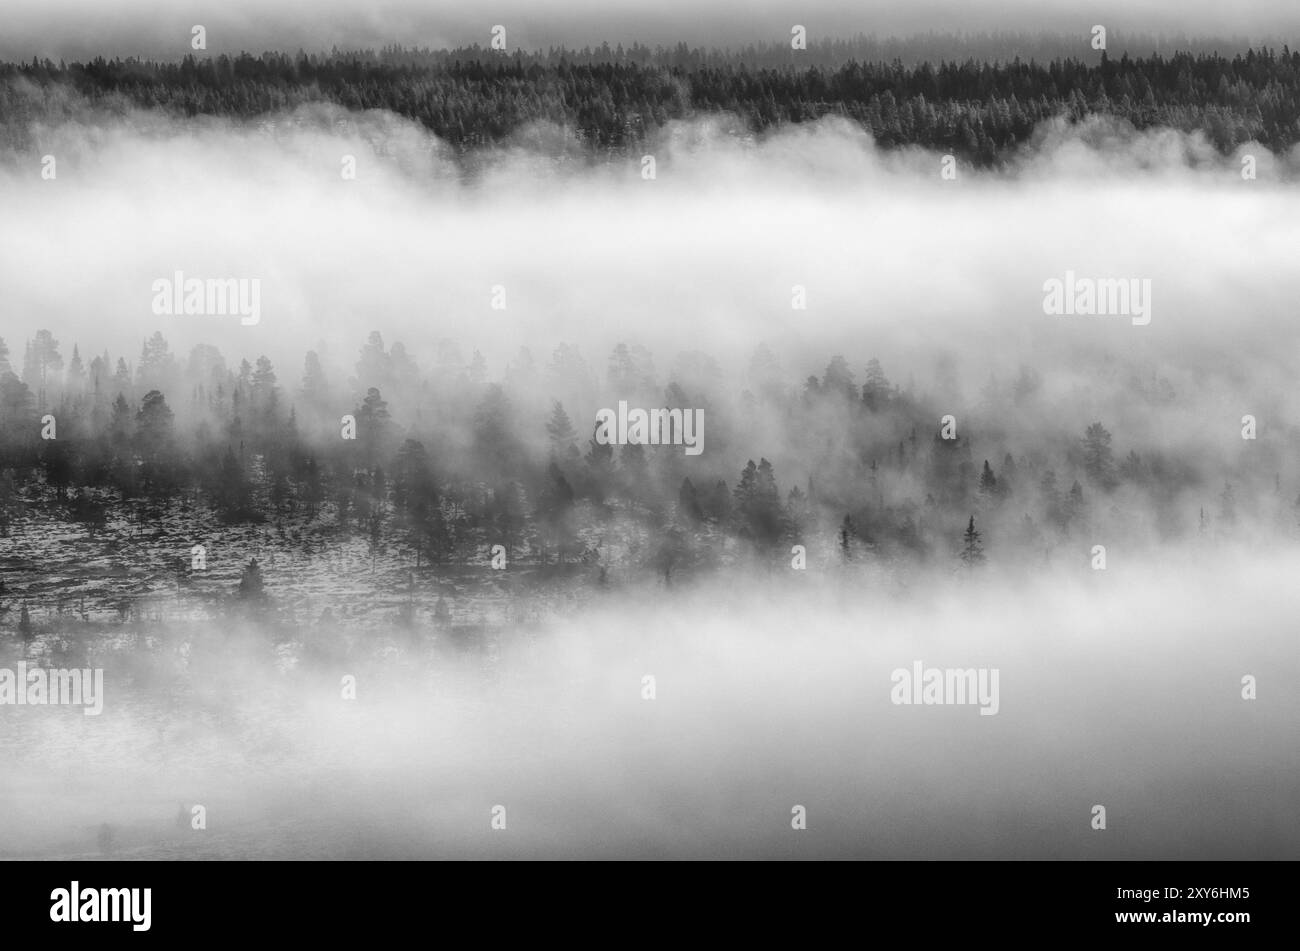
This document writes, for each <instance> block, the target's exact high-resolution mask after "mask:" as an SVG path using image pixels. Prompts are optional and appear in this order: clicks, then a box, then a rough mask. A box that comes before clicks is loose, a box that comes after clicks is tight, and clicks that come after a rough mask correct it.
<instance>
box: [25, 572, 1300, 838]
mask: <svg viewBox="0 0 1300 951" xmlns="http://www.w3.org/2000/svg"><path fill="white" fill-rule="evenodd" d="M1298 568H1300V564H1297V559H1296V557H1295V554H1294V553H1293V552H1292V553H1289V554H1288V555H1286V556H1285V557H1279V558H1271V559H1267V560H1264V559H1260V558H1258V557H1255V556H1252V555H1249V554H1247V553H1242V552H1228V553H1220V554H1216V555H1215V556H1214V557H1213V558H1211V559H1210V560H1197V561H1191V560H1188V559H1181V558H1171V559H1170V560H1168V561H1163V562H1160V563H1155V564H1148V565H1143V566H1139V567H1129V568H1126V569H1124V570H1123V571H1114V572H1111V573H1109V574H1108V575H1107V577H1106V578H1105V579H1104V580H1103V581H1096V582H1092V583H1089V584H1082V583H1080V581H1079V579H1078V578H1077V576H1076V577H1075V578H1074V579H1072V580H1071V579H1068V578H1066V577H1064V576H1057V577H1050V576H1047V577H1045V576H1041V575H1040V576H1038V577H1035V578H1033V579H1028V580H1026V579H1023V578H1022V579H1000V580H999V581H998V582H997V583H996V584H994V585H992V586H989V587H986V588H981V589H977V590H971V589H969V588H968V587H963V586H962V585H960V584H957V583H953V584H949V585H936V586H934V587H931V588H930V589H929V591H928V593H927V596H926V597H925V598H924V599H907V600H899V599H897V598H889V597H883V598H882V597H881V596H879V594H875V595H872V594H869V593H867V592H853V591H846V590H844V589H843V587H842V586H838V585H836V584H834V583H833V579H826V578H823V579H820V580H817V579H813V580H810V581H809V582H808V584H809V585H810V586H811V590H807V589H805V590H802V591H792V590H790V589H789V588H788V587H787V586H786V585H784V584H781V585H778V586H777V587H776V589H775V590H773V589H772V588H771V587H770V586H769V588H768V590H761V589H758V588H755V587H753V586H748V585H742V586H740V587H730V588H728V589H725V590H721V591H719V590H711V591H708V592H696V593H693V594H692V593H686V594H680V593H679V594H677V595H675V596H672V597H667V596H662V595H661V596H659V597H657V598H656V597H647V598H645V599H642V598H628V599H620V600H618V601H616V602H613V603H610V604H608V605H606V606H604V607H600V608H597V609H594V610H592V611H591V612H590V613H588V614H586V615H585V616H583V617H582V618H581V619H577V618H571V619H566V620H564V621H563V622H557V623H554V624H549V625H546V626H544V627H542V628H540V629H537V630H535V631H532V632H528V633H519V634H516V635H515V636H514V639H513V642H512V643H511V644H510V645H509V646H508V647H507V646H503V647H502V649H501V652H500V655H499V657H497V658H495V659H494V660H493V661H492V662H491V663H488V664H486V665H485V664H484V663H483V662H482V658H479V657H477V656H475V657H469V656H465V655H458V654H455V653H454V652H453V653H441V652H438V651H434V652H432V653H429V652H424V653H421V654H420V655H419V656H418V657H416V656H413V655H412V656H407V657H405V658H404V659H403V660H401V661H394V660H392V658H389V659H387V660H386V661H383V662H381V661H380V659H378V658H375V659H372V660H369V661H363V660H359V659H354V661H351V662H346V663H343V664H342V665H340V666H336V667H334V668H333V670H332V671H330V672H328V673H327V672H323V671H319V670H318V671H314V672H308V671H303V670H298V671H292V670H291V671H288V672H284V671H278V670H276V669H275V667H274V666H273V665H270V664H269V663H268V657H267V651H266V649H265V648H264V647H261V648H258V647H254V646H252V643H253V641H252V640H244V639H243V638H242V635H240V634H238V633H237V632H234V631H228V632H227V634H226V636H227V637H228V638H229V640H228V641H226V642H225V643H222V644H220V645H219V646H217V645H211V646H210V647H209V649H208V652H207V653H206V654H202V655H201V654H200V653H199V650H198V648H197V646H196V648H195V650H194V652H193V653H192V654H191V656H190V658H189V660H188V662H187V665H186V666H185V670H184V673H183V675H182V676H181V678H180V680H179V681H177V682H168V683H163V682H155V683H153V684H151V685H149V682H148V680H147V679H145V675H144V673H143V672H142V670H141V669H140V668H139V666H138V665H139V664H141V663H143V662H144V661H143V660H142V659H141V658H142V657H143V655H144V652H143V651H141V652H140V653H139V654H138V655H134V658H135V659H134V661H133V660H132V659H131V656H132V655H130V654H128V655H121V654H119V655H118V656H117V658H116V659H115V660H109V661H108V662H107V666H108V687H107V690H108V699H109V703H108V706H107V708H106V710H105V713H104V714H103V715H102V716H100V717H97V718H87V717H83V716H82V715H81V714H80V712H79V711H75V710H68V709H56V708H45V709H43V710H42V709H37V708H27V709H15V708H10V709H9V710H7V711H6V721H7V728H6V730H5V731H4V733H3V734H2V735H0V751H2V752H3V754H4V757H5V762H6V770H5V772H4V776H3V780H2V781H0V791H2V793H3V801H4V804H5V808H4V810H3V811H2V812H0V843H3V848H2V849H0V854H3V855H5V856H6V857H52V856H59V857H74V856H75V857H97V856H99V855H101V854H104V855H111V856H113V857H119V858H133V857H159V856H161V857H176V858H182V857H184V858H234V857H250V858H253V857H286V856H288V857H304V858H362V857H380V858H443V857H468V856H476V857H522V856H534V857H542V856H552V857H581V856H588V857H590V856H597V855H599V856H606V857H669V856H675V857H727V856H735V857H741V856H746V857H815V856H822V857H825V856H832V857H869V858H938V857H956V858H977V857H985V858H989V857H991V858H997V857H1007V856H1014V857H1040V858H1139V857H1140V858H1162V859H1175V858H1182V859H1187V858H1206V857H1211V856H1214V857H1237V858H1295V857H1296V854H1297V849H1298V846H1300V840H1297V835H1296V829H1295V824H1294V822H1293V817H1292V816H1291V814H1290V811H1289V810H1290V805H1289V804H1290V803H1293V802H1295V798H1296V795H1297V793H1300V773H1298V772H1297V769H1296V765H1297V764H1296V762H1295V757H1296V753H1295V745H1294V742H1292V740H1293V735H1294V725H1295V722H1296V717H1297V715H1300V709H1298V708H1297V704H1296V700H1295V695H1294V691H1293V690H1291V689H1290V686H1289V685H1290V684H1292V683H1294V681H1295V678H1296V677H1297V676H1300V669H1298V668H1300V664H1298V663H1297V658H1296V652H1295V649H1294V644H1293V643H1292V641H1291V637H1290V634H1289V633H1287V629H1288V626H1289V619H1290V618H1292V617H1294V616H1295V611H1296V609H1297V608H1298V607H1300V603H1298V602H1297V594H1296V589H1295V586H1294V585H1291V584H1289V582H1288V579H1289V578H1290V577H1292V576H1293V575H1294V572H1295V571H1296V570H1297V569H1298ZM1090 580H1091V579H1090ZM184 636H185V633H184V632H182V631H178V632H176V633H175V634H174V635H172V636H171V638H172V643H174V642H176V641H179V640H180V639H182V638H183V637H184ZM152 653H153V654H157V653H164V654H165V653H167V652H166V651H165V650H159V649H158V648H156V647H155V650H154V651H153V652H152ZM105 656H107V655H106V654H99V655H98V657H99V659H100V660H102V659H103V658H104V657H105ZM914 659H920V660H923V661H924V662H925V663H927V664H935V665H940V666H944V665H948V666H954V665H955V666H989V667H997V668H999V669H1000V670H1001V709H1000V711H999V713H998V714H997V715H996V716H991V717H981V716H979V715H977V711H976V710H975V709H974V708H972V707H921V708H917V707H909V706H894V705H891V703H890V699H889V696H890V695H889V690H890V681H889V674H890V671H891V670H892V669H894V668H897V667H907V666H910V665H911V663H912V662H913V660H914ZM92 660H94V655H92V656H91V657H90V658H88V660H87V662H91V661H92ZM340 672H347V673H351V674H353V675H355V676H356V677H357V678H358V690H357V699H356V700H355V701H350V702H345V701H340V700H339V686H338V681H337V679H336V677H335V676H334V675H336V674H339V673H340ZM1247 673H1254V674H1256V675H1258V677H1259V684H1260V687H1259V690H1260V692H1259V699H1258V700H1256V701H1254V702H1245V701H1243V700H1242V699H1240V696H1239V690H1240V684H1239V681H1240V677H1241V676H1242V675H1244V674H1247ZM646 674H651V675H653V676H655V677H656V680H657V695H656V697H655V699H654V700H652V701H650V700H643V699H642V696H641V693H642V680H641V678H642V677H643V676H644V675H646ZM15 714H16V716H17V722H16V723H15V722H14V720H13V718H14V717H15ZM195 803H198V804H202V805H203V806H205V808H206V809H207V819H208V828H207V830H205V831H204V832H201V833H200V832H192V831H190V830H188V829H180V830H178V829H176V827H175V823H174V821H173V817H174V815H175V814H176V812H177V811H178V808H179V805H178V804H184V806H185V807H186V808H187V809H188V808H190V806H191V804H195ZM1096 804H1101V805H1105V806H1106V808H1107V810H1108V815H1109V819H1108V827H1107V829H1106V830H1105V831H1103V832H1099V831H1093V830H1092V829H1090V827H1089V824H1088V821H1089V818H1090V810H1091V809H1092V807H1093V806H1094V805H1096ZM496 805H504V806H505V807H506V816H507V825H506V828H505V829H504V830H493V829H491V827H490V824H489V823H490V818H491V809H492V808H493V807H494V806H496ZM794 805H802V806H804V807H805V808H806V809H807V815H808V827H807V830H806V831H803V832H799V833H795V832H794V831H793V830H792V829H791V828H790V819H791V809H792V807H793V806H794ZM101 823H109V824H111V825H112V826H113V828H114V836H113V839H112V844H111V846H110V847H108V848H107V849H103V848H101V847H100V846H98V845H96V830H97V828H98V826H99V825H100V824H101Z"/></svg>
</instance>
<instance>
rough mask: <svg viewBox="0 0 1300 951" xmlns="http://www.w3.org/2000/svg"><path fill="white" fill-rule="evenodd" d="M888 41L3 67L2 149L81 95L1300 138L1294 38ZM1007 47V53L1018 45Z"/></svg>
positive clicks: (984, 140)
mask: <svg viewBox="0 0 1300 951" xmlns="http://www.w3.org/2000/svg"><path fill="white" fill-rule="evenodd" d="M985 39H986V40H988V41H989V42H993V41H992V40H991V39H990V38H988V37H986V38H985ZM897 42H901V41H892V40H877V39H874V38H867V37H860V38H857V39H854V40H833V41H824V42H822V43H816V42H813V43H810V48H809V50H807V51H806V52H795V51H792V50H790V49H788V47H787V48H782V47H780V46H777V45H773V46H771V47H753V48H749V49H747V50H732V51H718V50H713V51H705V50H700V49H690V48H688V47H686V46H685V45H684V44H682V45H679V46H677V47H672V48H664V47H658V48H654V49H651V48H649V47H645V46H637V45H634V46H631V47H615V48H609V47H607V46H602V47H599V48H597V49H595V50H592V49H584V50H580V51H570V50H561V49H552V50H548V51H546V52H531V53H524V52H512V53H502V52H494V51H491V50H488V49H485V48H482V47H470V48H466V49H460V50H446V51H430V50H410V49H403V48H400V47H387V48H384V49H382V50H379V51H378V52H375V51H364V52H343V51H334V52H332V53H329V54H319V55H309V54H306V53H301V52H300V53H298V54H296V55H295V54H288V53H282V52H280V53H263V54H261V55H258V56H253V55H250V54H247V53H244V54H240V55H238V56H234V57H231V56H226V55H208V54H200V55H199V56H197V57H195V56H186V57H185V58H184V59H182V60H180V61H177V62H167V63H164V62H153V61H143V60H137V59H114V60H106V59H103V58H96V59H94V60H92V61H90V62H87V63H71V64H65V63H58V64H55V63H53V62H50V61H48V60H47V61H44V62H38V61H36V60H33V61H31V62H29V63H21V64H19V63H4V64H0V154H2V153H3V152H4V151H12V152H27V151H30V150H31V149H33V148H35V142H34V141H33V139H32V135H33V130H32V127H33V125H34V124H35V125H46V124H50V123H57V122H60V121H68V120H75V119H78V118H82V117H84V113H85V110H86V109H87V107H89V108H92V109H99V110H106V111H108V112H109V113H117V112H120V111H122V110H124V109H127V108H139V109H148V110H159V111H162V112H164V113H167V114H171V115H175V116H179V117H194V116H200V115H203V116H223V117H231V118H236V119H251V118H255V117H259V116H263V115H267V114H271V113H276V112H281V111H285V110H293V109H295V108H297V107H299V106H303V105H306V104H312V103H332V104H335V105H337V106H340V107H342V108H345V109H348V110H371V109H374V110H387V111H390V112H392V113H394V114H397V115H400V116H403V117H406V118H408V119H412V120H416V121H418V122H420V123H421V124H422V125H423V126H424V127H425V128H426V129H428V130H429V131H430V132H432V133H434V134H435V135H437V136H438V137H439V138H441V139H443V140H445V141H447V142H449V143H450V144H451V145H453V146H454V147H455V148H456V149H458V150H459V151H461V152H471V151H473V150H476V149H481V148H490V147H493V146H497V145H502V144H506V143H510V142H512V141H514V140H515V139H516V136H517V135H518V133H519V132H520V131H521V130H523V129H526V128H527V127H529V126H531V125H533V124H536V123H550V124H553V125H555V126H558V127H560V128H562V129H564V130H565V131H566V132H568V133H569V135H570V140H571V141H573V142H576V143H578V144H579V145H580V146H582V147H584V148H586V149H587V150H588V151H589V152H590V153H591V154H592V155H593V157H597V156H601V155H609V154H612V153H616V152H623V151H627V150H630V149H634V148H637V147H639V146H641V145H643V144H645V143H647V142H649V141H652V140H653V137H654V136H655V134H656V132H657V131H658V130H659V129H660V128H662V127H663V126H665V125H667V124H668V123H670V122H672V121H675V120H683V119H691V118H697V117H700V116H707V115H716V114H732V115H735V116H737V117H739V118H740V120H741V121H742V122H743V123H744V124H745V125H746V126H747V128H748V129H749V130H750V131H751V132H753V133H755V134H759V133H763V132H765V131H767V130H770V129H773V128H775V127H779V126H781V125H784V124H788V123H800V122H808V121H813V120H816V119H820V118H823V117H827V116H839V117H842V118H845V119H847V120H850V121H852V122H855V123H857V124H859V125H861V126H862V127H863V128H864V129H866V130H868V131H869V132H870V133H871V134H872V136H873V137H874V138H875V139H876V140H877V142H878V143H880V144H881V145H882V146H883V147H886V148H896V147H901V146H922V147H925V148H929V149H935V150H940V151H944V152H951V153H953V154H956V155H959V156H961V157H963V158H964V159H966V160H969V161H972V162H975V163H977V164H979V165H983V166H996V165H999V164H1002V163H1004V162H1006V161H1007V160H1009V159H1010V158H1012V157H1013V155H1014V153H1015V152H1016V150H1017V149H1019V148H1020V147H1021V146H1022V145H1024V143H1026V141H1027V140H1029V139H1030V138H1031V137H1032V135H1033V132H1034V129H1035V127H1036V126H1037V125H1038V124H1039V123H1040V122H1042V121H1044V120H1047V119H1052V118H1057V117H1064V118H1066V119H1067V120H1069V121H1077V120H1079V119H1082V118H1084V117H1086V116H1091V115H1107V116H1112V117H1115V118H1117V119H1120V120H1125V121H1127V122H1129V123H1131V124H1132V125H1133V126H1134V127H1135V128H1137V129H1147V128H1152V127H1166V128H1171V129H1177V130H1180V131H1183V132H1187V133H1193V132H1200V133H1203V134H1204V135H1205V136H1206V138H1207V139H1208V140H1209V141H1210V142H1211V143H1212V144H1213V145H1214V146H1215V147H1216V148H1217V149H1218V150H1219V151H1220V152H1222V153H1224V154H1228V153H1231V152H1232V151H1233V150H1234V149H1236V148H1237V147H1239V146H1241V145H1242V144H1244V143H1247V142H1252V141H1254V142H1259V143H1261V144H1263V145H1264V146H1266V147H1267V148H1269V149H1271V150H1273V151H1275V152H1280V151H1286V150H1288V149H1290V148H1291V147H1292V146H1293V145H1295V144H1296V142H1297V140H1300V52H1293V51H1292V50H1291V49H1290V47H1289V46H1283V47H1282V49H1281V51H1280V52H1279V51H1276V50H1273V49H1250V50H1246V51H1245V52H1241V53H1236V54H1234V55H1232V56H1230V57H1229V56H1227V55H1223V54H1221V53H1217V52H1207V51H1204V50H1201V51H1196V50H1180V51H1177V52H1172V53H1163V52H1153V53H1151V54H1148V55H1143V56H1137V57H1130V56H1129V55H1127V54H1125V55H1120V56H1119V57H1118V58H1116V57H1113V56H1110V55H1108V54H1106V53H1098V52H1093V51H1091V50H1090V49H1089V47H1088V43H1087V37H1081V38H1079V39H1078V40H1072V41H1069V42H1066V41H1065V40H1063V39H1062V40H1060V43H1061V45H1062V49H1063V51H1065V52H1068V55H1061V56H1057V57H1054V58H1051V59H1050V60H1047V59H1044V60H1038V59H1030V60H1027V59H1023V58H1016V57H1010V58H1007V59H1000V58H996V57H994V58H991V59H983V60H981V59H976V58H973V57H971V58H966V59H963V60H960V61H958V60H956V59H945V58H942V57H938V56H936V57H935V58H934V60H928V59H927V60H926V61H924V62H919V63H912V64H907V63H905V62H904V61H903V60H902V59H901V57H898V56H897V55H896V53H897V51H896V50H894V49H892V48H891V46H890V44H891V43H897ZM945 42H947V43H949V45H950V46H951V42H950V40H944V38H942V37H940V36H938V35H936V38H935V39H934V43H935V45H936V49H938V48H939V47H940V46H942V45H943V44H944V43H945ZM922 45H923V44H922ZM977 45H978V44H977ZM985 45H988V44H987V43H986V44H985ZM1112 45H1113V44H1112ZM1004 46H1006V48H1007V49H1013V48H1015V47H1014V44H1013V43H1012V41H1011V40H1004ZM891 54H894V55H893V58H892V59H890V58H889V57H890V56H891ZM69 92H72V93H75V95H69V94H68V93H69Z"/></svg>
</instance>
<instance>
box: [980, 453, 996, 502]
mask: <svg viewBox="0 0 1300 951" xmlns="http://www.w3.org/2000/svg"><path fill="white" fill-rule="evenodd" d="M997 491H998V480H997V477H996V476H994V475H993V467H992V466H990V465H989V461H988V460H987V459H985V460H984V471H983V472H981V473H980V495H983V496H984V497H985V498H991V497H993V496H994V495H996V494H997Z"/></svg>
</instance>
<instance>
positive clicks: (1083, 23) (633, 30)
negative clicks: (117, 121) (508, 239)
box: [0, 0, 1300, 59]
mask: <svg viewBox="0 0 1300 951" xmlns="http://www.w3.org/2000/svg"><path fill="white" fill-rule="evenodd" d="M0 16H3V21H4V25H5V29H4V31H3V33H2V34H0V56H4V57H10V58H18V59H29V58H30V57H32V56H49V57H51V58H54V59H58V58H60V57H63V58H69V59H71V58H75V57H83V56H87V55H97V54H101V53H102V54H104V55H108V56H112V55H120V56H129V55H145V56H158V57H164V58H176V57H179V56H182V55H184V54H185V53H186V52H189V49H188V46H189V38H190V32H189V31H190V27H191V26H192V25H193V24H194V23H202V24H203V25H204V26H205V27H207V29H208V37H209V39H208V49H209V50H210V51H212V52H225V53H237V52H239V51H240V50H252V51H261V50H264V49H286V48H287V49H293V48H297V47H302V48H305V49H308V50H311V49H328V48H330V47H331V46H335V45H337V46H341V47H345V48H355V47H362V46H373V47H378V46H383V45H386V44H389V43H400V44H403V45H406V46H429V47H433V48H438V47H454V46H458V45H469V44H473V43H478V44H481V45H487V42H488V40H489V33H488V31H489V30H490V29H491V27H492V26H494V25H496V24H502V25H505V26H506V27H507V30H508V34H507V35H508V38H509V43H510V48H511V49H515V48H523V49H537V48H544V47H546V46H552V45H555V46H559V45H566V46H569V47H578V46H583V45H587V44H591V45H599V44H600V43H601V42H604V41H608V42H609V43H610V45H611V46H612V45H614V44H616V43H619V42H621V43H624V44H630V43H632V42H640V43H643V44H650V45H654V44H657V43H658V44H664V45H674V44H676V43H678V42H685V43H687V44H688V45H690V46H709V45H716V46H728V45H730V46H735V45H739V44H744V43H761V42H784V41H785V40H786V39H787V38H788V37H789V35H790V27H791V25H792V24H794V23H800V24H803V25H806V26H807V28H808V30H809V37H810V39H813V40H816V39H818V38H823V37H837V36H843V35H852V34H855V33H875V34H882V35H897V34H907V33H924V32H929V31H932V30H934V28H935V24H942V27H943V29H944V30H949V31H954V32H963V31H966V32H974V31H990V32H995V31H1003V32H1035V31H1060V32H1071V31H1078V32H1079V33H1080V35H1083V36H1086V35H1087V30H1088V29H1090V28H1091V26H1092V25H1093V24H1096V23H1102V24H1106V25H1107V26H1108V29H1111V30H1113V31H1117V32H1118V33H1120V34H1122V33H1123V32H1130V33H1132V32H1136V31H1148V32H1155V33H1166V34H1167V33H1170V32H1171V25H1174V31H1176V32H1178V33H1180V34H1184V35H1190V36H1204V35H1213V36H1221V37H1228V36H1232V37H1245V38H1249V39H1250V40H1252V41H1255V42H1260V41H1270V42H1273V43H1275V44H1276V45H1281V43H1282V42H1285V41H1286V40H1287V39H1288V38H1293V37H1294V36H1295V35H1296V29H1297V26H1300V20H1298V19H1297V14H1296V10H1295V7H1294V5H1293V4H1290V3H1287V2H1284V0H1268V2H1253V3H1251V4H1249V5H1248V6H1243V5H1241V4H1237V5H1232V6H1227V5H1224V4H1221V3H1215V2H1212V0H1127V2H1124V3H1117V2H1102V3H1097V4H1093V5H1090V6H1089V7H1088V8H1087V9H1086V10H1082V11H1081V10H1080V9H1079V8H1078V6H1077V4H1073V3H1069V2H1066V0H999V2H997V3H993V2H990V0H983V2H976V3H972V2H955V0H916V2H913V3H908V4H903V5H900V4H896V3H887V2H885V0H865V2H864V0H857V2H853V3H849V2H846V0H810V2H806V3H802V4H800V5H799V6H798V7H797V8H791V7H789V6H787V5H784V4H781V3H778V2H776V0H757V2H752V0H743V2H742V0H711V2H710V3H708V4H699V3H693V2H689V0H660V2H655V3H649V2H645V0H640V2H632V3H620V4H619V5H618V7H617V9H611V8H610V7H609V6H608V5H605V4H597V3H595V2H593V0H582V2H574V0H527V2H524V0H503V2H498V3H494V4H492V5H491V6H490V7H487V8H480V7H476V6H475V5H465V4H456V3H452V2H449V0H438V2H432V3H431V2H425V0H419V2H417V0H379V2H374V3H359V2H356V0H328V2H309V0H276V2H272V3H267V2H257V0H229V2H226V3H222V4H220V5H219V6H213V7H208V8H202V9H198V10H195V9H187V8H177V7H173V6H169V5H167V4H162V3H159V2H158V0H123V2H121V3H117V4H114V6H113V8H112V10H111V11H110V10H107V9H105V8H104V7H103V6H102V5H100V4H97V3H93V2H91V0H44V2H42V3H40V4H22V3H20V2H19V0H4V2H3V3H0ZM1112 48H1114V47H1112ZM1138 52H1149V50H1140V51H1138ZM953 55H954V56H955V55H957V53H956V52H954V54H953Z"/></svg>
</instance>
